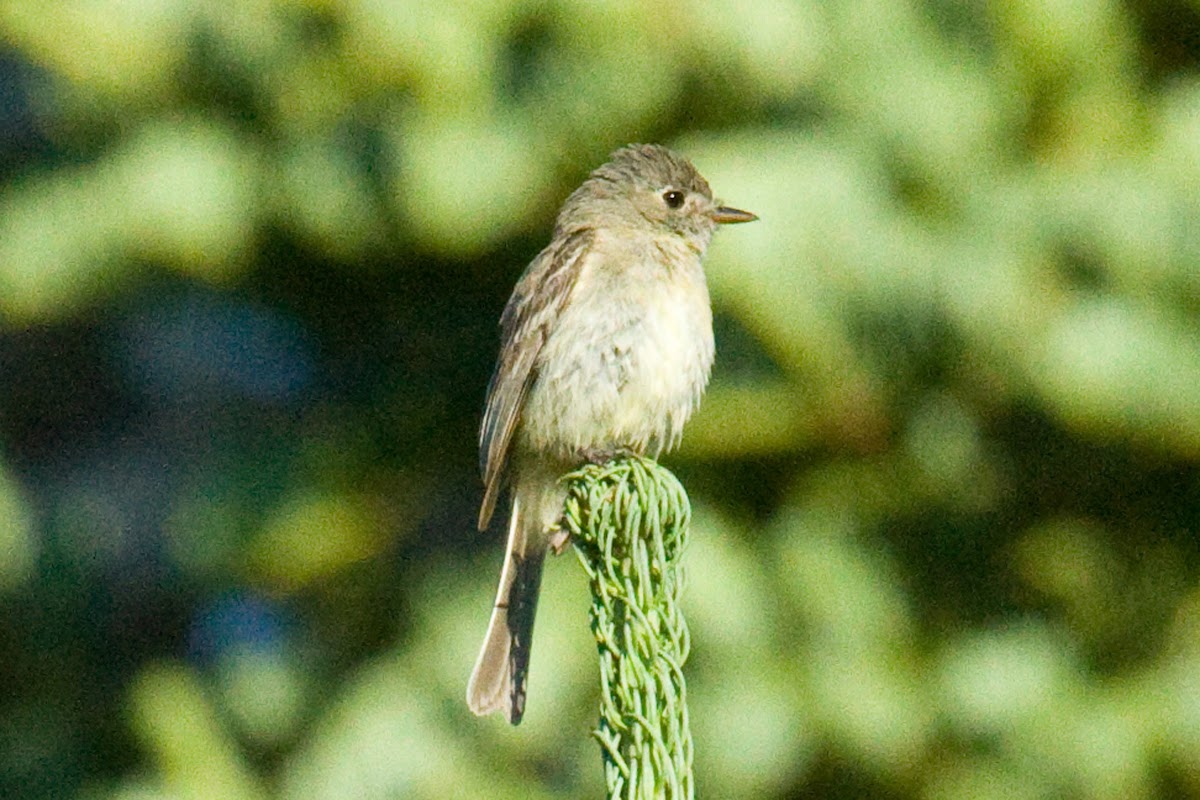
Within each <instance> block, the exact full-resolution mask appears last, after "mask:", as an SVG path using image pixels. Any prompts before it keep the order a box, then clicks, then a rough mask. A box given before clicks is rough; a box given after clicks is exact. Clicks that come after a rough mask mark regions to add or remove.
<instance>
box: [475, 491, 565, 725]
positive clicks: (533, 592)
mask: <svg viewBox="0 0 1200 800" xmlns="http://www.w3.org/2000/svg"><path fill="white" fill-rule="evenodd" d="M521 495H522V493H521V492H514V497H513V508H512V518H511V520H510V521H509V526H508V547H507V548H506V550H505V555H504V569H503V571H501V573H500V589H499V591H497V593H496V605H495V607H494V608H493V609H492V618H491V621H490V622H489V623H488V630H487V636H485V637H484V640H483V647H482V648H481V649H480V651H479V658H478V660H476V662H475V670H474V671H473V672H472V673H471V680H470V682H469V683H468V684H467V705H468V706H469V707H470V709H471V710H472V711H474V712H475V713H476V714H479V715H483V714H490V713H492V712H493V711H503V712H505V714H507V716H508V721H509V722H511V723H512V724H513V725H516V724H517V723H518V722H520V721H521V716H522V715H523V714H524V713H525V685H526V679H527V678H528V675H529V653H530V645H531V644H532V638H533V619H534V614H535V612H536V611H537V601H538V591H539V589H540V588H541V584H542V566H543V565H544V564H545V560H546V535H545V532H544V529H543V522H542V520H541V519H540V518H539V517H540V515H539V514H537V513H530V512H533V511H534V509H529V508H526V507H524V506H525V504H526V503H528V501H529V500H530V499H533V498H524V502H523V498H522V496H521ZM533 504H534V505H535V506H536V505H537V503H536V500H535V502H534V503H533Z"/></svg>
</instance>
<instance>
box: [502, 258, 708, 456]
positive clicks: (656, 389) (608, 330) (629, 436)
mask: <svg viewBox="0 0 1200 800" xmlns="http://www.w3.org/2000/svg"><path fill="white" fill-rule="evenodd" d="M712 361H713V336H712V312H711V310H710V308H709V301H708V289H707V287H706V286H705V283H704V273H703V272H702V270H701V268H700V262H699V258H698V257H693V258H691V259H690V260H688V262H687V268H686V269H677V270H675V271H674V273H672V274H670V275H668V273H667V272H666V270H665V269H664V268H663V267H661V266H659V265H658V264H657V263H649V264H642V265H633V266H629V267H626V268H624V269H622V270H621V271H619V272H618V271H615V270H611V269H609V270H598V269H595V267H594V265H590V267H589V266H587V265H585V268H584V270H583V271H582V272H581V274H580V276H579V279H578V281H577V282H576V285H575V289H574V292H573V294H572V297H571V302H570V303H569V304H568V306H567V307H566V308H565V309H564V311H563V313H562V314H561V316H560V317H559V320H558V324H557V325H556V326H555V328H554V330H553V332H552V333H551V335H550V337H549V339H548V340H547V342H546V344H545V345H544V346H543V349H542V352H541V354H540V356H539V358H538V362H537V370H538V375H537V378H536V380H535V383H534V385H533V386H532V387H531V389H530V393H529V396H528V398H527V399H526V404H525V409H524V414H523V417H524V420H525V424H524V425H523V426H522V427H523V428H524V435H525V439H526V442H525V444H527V445H528V446H531V447H532V448H533V449H535V450H538V451H541V452H552V453H558V454H561V455H565V456H567V457H573V456H577V455H579V454H580V453H586V452H587V451H589V450H606V449H615V448H628V449H631V450H633V451H635V452H650V453H652V454H657V453H658V452H659V451H660V450H661V449H663V448H668V449H669V448H670V447H673V446H674V445H676V444H677V443H678V441H679V438H680V436H681V435H682V433H683V425H684V423H685V422H686V421H687V419H688V417H689V416H691V413H692V411H694V410H695V408H696V406H697V405H698V403H699V401H700V395H701V394H702V393H703V391H704V387H705V385H706V384H707V383H708V374H709V370H710V369H711V367H712Z"/></svg>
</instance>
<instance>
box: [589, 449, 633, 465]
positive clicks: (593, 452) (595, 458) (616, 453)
mask: <svg viewBox="0 0 1200 800" xmlns="http://www.w3.org/2000/svg"><path fill="white" fill-rule="evenodd" d="M636 455H637V451H635V450H634V449H633V448H632V447H589V448H588V449H587V450H584V451H583V457H584V459H586V460H587V462H588V463H589V464H596V465H602V464H607V463H608V462H610V461H614V460H616V459H618V458H630V457H632V456H636Z"/></svg>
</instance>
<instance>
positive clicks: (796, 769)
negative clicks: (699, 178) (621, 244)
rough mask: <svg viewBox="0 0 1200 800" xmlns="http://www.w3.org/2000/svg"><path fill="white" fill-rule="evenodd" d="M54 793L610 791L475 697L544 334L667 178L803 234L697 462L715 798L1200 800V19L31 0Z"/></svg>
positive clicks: (22, 30)
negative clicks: (526, 276)
mask: <svg viewBox="0 0 1200 800" xmlns="http://www.w3.org/2000/svg"><path fill="white" fill-rule="evenodd" d="M0 40H2V42H3V44H2V46H0V796H3V797H5V798H19V799H20V800H40V799H41V798H62V797H80V798H86V799H87V800H166V799H167V798H189V799H190V798H196V799H200V798H212V799H213V800H217V799H222V800H224V799H228V800H242V799H246V800H267V799H268V798H280V799H281V800H282V799H286V800H309V799H310V798H311V799H312V800H317V799H323V798H330V799H332V798H369V799H375V798H379V799H380V800H382V799H383V798H418V799H419V798H458V797H463V798H473V797H488V798H556V797H560V798H567V797H597V796H600V795H601V794H602V791H603V788H602V773H601V769H600V763H599V757H598V750H597V748H596V746H595V745H594V743H593V742H592V741H591V740H590V739H589V730H590V729H591V726H592V725H594V722H595V716H596V714H595V708H596V702H597V693H598V690H597V687H596V685H595V684H596V666H595V662H594V652H593V648H592V645H591V643H590V638H589V633H588V630H587V605H588V603H587V596H586V585H585V582H584V579H583V575H582V571H581V569H580V568H579V565H578V564H577V563H576V562H575V560H574V559H573V557H564V558H561V559H557V560H555V561H554V562H553V563H552V564H551V565H550V569H549V571H548V577H547V585H546V590H545V594H544V597H543V604H542V609H541V615H540V620H539V623H538V641H537V646H536V648H535V649H534V659H533V671H532V682H531V695H530V701H529V710H528V714H527V716H526V720H525V722H524V723H523V724H522V725H521V726H520V727H519V728H516V729H513V728H510V727H509V726H508V725H507V724H505V723H504V722H503V721H501V720H499V719H495V718H493V719H486V720H479V719H476V718H474V717H472V716H471V715H470V714H469V713H468V711H467V710H466V708H465V705H464V702H463V700H462V696H463V691H464V686H465V682H466V679H467V675H468V673H469V671H470V668H471V665H472V662H473V659H474V656H475V652H476V648H477V646H478V644H479V640H480V637H481V636H482V633H483V629H484V625H485V622H486V618H487V614H488V609H489V606H490V603H491V601H492V596H493V592H494V587H495V580H496V575H497V571H498V568H499V563H500V558H501V544H502V543H501V538H502V534H501V530H500V526H499V525H494V526H493V529H492V530H491V531H488V532H486V533H482V534H481V533H478V532H476V531H475V530H474V524H473V523H474V517H475V514H476V510H477V504H478V501H479V498H480V485H479V480H478V476H477V472H476V464H477V460H476V452H475V443H476V430H477V425H478V421H479V416H480V412H481V407H482V403H483V396H484V390H485V387H486V383H487V380H488V377H489V375H490V372H491V367H492V361H493V358H494V356H495V352H496V348H497V340H498V330H497V320H498V318H499V314H500V311H501V309H502V307H503V304H504V302H505V300H506V298H507V296H508V293H509V291H510V290H511V287H512V285H513V283H514V282H515V280H516V278H517V276H518V275H519V274H520V272H521V270H522V269H523V268H524V266H525V265H526V263H528V261H529V259H530V258H531V257H532V256H533V255H534V254H535V253H536V252H537V251H538V250H539V249H540V248H541V246H542V245H543V244H544V243H545V242H546V240H547V238H548V236H549V233H550V230H551V227H552V221H553V215H554V212H555V210H556V208H557V205H558V204H559V203H560V202H561V200H562V199H563V198H564V197H565V195H566V194H567V193H568V192H569V191H570V190H571V189H572V188H573V187H574V186H575V185H577V184H578V182H579V181H580V180H581V179H582V178H583V177H584V176H585V175H586V174H587V172H588V171H589V170H590V169H591V168H593V167H594V166H596V165H598V164H599V163H600V162H602V161H603V160H604V158H605V156H606V154H607V153H608V152H610V151H611V150H612V149H614V148H615V147H618V146H620V145H622V144H625V143H627V142H632V141H658V142H663V143H666V144H669V145H671V146H673V147H676V148H678V149H680V150H682V151H683V152H685V153H686V154H688V155H689V156H690V157H691V158H692V159H693V160H694V161H695V162H696V164H697V165H698V166H699V168H700V169H701V171H702V172H703V173H704V174H705V175H706V176H707V177H708V178H709V180H710V182H711V183H712V184H713V186H714V187H715V189H716V191H717V192H718V194H719V195H720V196H721V197H722V198H723V199H724V200H726V201H729V202H730V203H732V204H735V205H738V206H741V207H744V208H748V209H751V210H753V211H755V212H757V213H758V214H759V215H760V216H761V218H762V220H761V222H758V223H755V224H753V225H747V226H739V227H737V228H733V229H726V230H722V231H721V232H720V233H719V234H718V236H717V238H716V241H715V243H714V245H713V248H712V250H711V251H710V258H709V260H708V273H709V279H710V284H711V289H712V295H713V302H714V305H715V308H716V314H717V339H718V351H719V354H718V363H717V367H716V370H715V374H714V377H713V382H712V385H711V389H710V392H709V395H708V397H707V399H706V402H705V404H704V406H703V408H702V410H701V412H700V413H699V414H698V416H697V417H696V418H695V419H694V421H693V423H692V424H691V425H690V427H689V430H688V433H687V436H686V437H685V443H684V447H683V448H682V450H681V451H680V452H679V453H677V454H673V455H672V456H671V457H669V458H668V459H667V462H666V463H667V464H668V465H669V466H670V467H672V468H673V469H674V470H675V471H676V472H677V474H679V475H680V477H681V478H682V480H683V482H684V484H685V485H686V486H687V487H688V489H689V491H690V493H691V495H692V498H693V501H694V505H695V507H696V523H695V528H694V532H693V545H692V546H691V548H690V549H689V552H688V554H687V565H688V568H689V570H690V573H689V581H690V583H689V589H688V594H687V611H688V613H689V619H690V621H691V624H692V628H693V634H694V650H693V658H692V660H691V662H690V666H689V676H690V690H691V693H690V697H691V712H692V721H693V726H694V731H695V735H696V742H697V744H696V748H697V773H698V781H699V787H700V794H701V796H704V797H710V798H714V797H755V798H807V797H814V798H815V797H820V798H835V799H837V798H861V797H875V798H895V799H896V800H901V799H903V800H908V799H909V798H912V799H914V800H915V799H918V798H919V799H921V800H958V799H960V798H961V799H963V800H965V799H966V798H971V799H973V800H990V799H991V798H1078V799H1079V800H1090V799H1092V798H1112V799H1114V800H1115V799H1116V798H1121V799H1122V800H1130V799H1132V800H1138V799H1139V798H1160V797H1161V798H1186V797H1200V544H1198V542H1197V538H1196V533H1197V528H1198V526H1200V191H1198V189H1200V72H1198V70H1197V66H1198V64H1200V5H1197V3H1196V2H1195V0H1124V1H1120V0H1070V2H1064V0H1015V1H1014V2H968V1H966V0H860V1H859V2H850V0H812V1H811V2H800V1H796V2H793V1H792V0H748V1H747V2H738V3H733V2H722V1H721V0H688V1H687V2H682V3H672V4H659V3H653V2H638V1H637V0H624V1H623V2H614V3H573V2H566V1H565V0H540V1H539V2H513V0H461V2H455V3H419V2H416V0H250V1H249V2H240V3H220V2H216V1H215V0H207V1H206V0H74V1H69V0H63V1H62V2H50V3H47V2H32V0H30V1H29V2H22V1H21V0H8V1H7V2H4V3H3V4H0Z"/></svg>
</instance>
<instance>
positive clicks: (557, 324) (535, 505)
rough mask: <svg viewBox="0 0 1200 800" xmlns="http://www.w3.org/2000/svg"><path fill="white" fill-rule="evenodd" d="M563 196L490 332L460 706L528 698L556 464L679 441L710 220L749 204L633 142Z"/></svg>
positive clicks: (689, 394) (509, 710)
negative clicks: (480, 596) (473, 602)
mask: <svg viewBox="0 0 1200 800" xmlns="http://www.w3.org/2000/svg"><path fill="white" fill-rule="evenodd" d="M610 158H611V160H610V161H609V162H608V163H607V164H605V165H604V166H602V167H600V168H599V169H597V170H596V171H595V172H593V173H592V174H591V175H590V176H588V179H587V180H586V181H584V182H583V185H582V186H580V187H579V188H578V189H576V190H575V191H574V192H572V194H571V196H570V197H568V198H567V201H566V203H565V204H564V205H563V207H562V210H561V211H560V212H559V215H558V221H557V223H556V225H555V228H554V238H553V240H551V242H550V245H549V246H548V247H546V249H545V250H543V251H542V252H541V253H539V254H538V256H537V258H535V259H534V260H533V262H532V263H531V264H530V265H529V267H528V268H527V269H526V270H525V274H524V275H522V276H521V279H520V280H519V281H518V282H517V286H516V289H514V290H513V294H512V297H511V298H509V301H508V305H507V306H506V307H505V309H504V314H503V316H501V318H500V328H501V344H500V357H499V360H498V361H497V363H496V371H495V373H494V374H493V375H492V381H491V384H490V385H489V386H488V397H487V407H486V409H485V411H484V415H483V425H482V427H481V428H480V431H479V450H480V464H481V468H482V470H483V482H484V495H483V505H482V507H481V508H480V510H479V529H480V530H484V529H485V528H486V527H487V525H488V522H489V521H490V520H491V518H492V512H493V510H494V509H495V507H496V498H497V495H498V494H499V492H500V489H501V487H502V486H503V485H504V483H505V480H506V479H507V480H508V481H509V482H510V483H511V485H512V517H511V519H510V521H509V525H508V550H507V552H506V554H505V558H504V568H503V571H502V572H501V574H500V590H499V592H498V593H497V595H496V605H495V608H494V609H493V611H492V618H491V622H490V623H489V624H488V631H487V637H486V638H485V639H484V641H483V648H482V649H481V650H480V653H479V659H478V661H476V663H475V670H474V672H473V673H472V675H471V680H470V683H469V684H468V685H467V705H468V706H470V708H471V710H472V711H474V712H475V713H476V714H481V715H482V714H490V713H491V712H493V711H504V712H505V713H506V714H507V715H508V719H509V721H510V722H511V723H512V724H514V725H516V724H517V723H518V722H520V721H521V716H522V714H523V713H524V711H525V684H526V677H527V675H528V669H529V653H530V637H531V636H532V634H533V617H534V612H535V610H536V605H537V599H538V588H539V586H540V584H541V578H542V564H543V561H544V560H545V557H546V551H547V550H548V549H551V548H553V549H554V551H555V552H556V553H558V552H561V551H562V549H563V548H564V547H565V546H566V543H567V534H566V533H565V532H564V531H561V530H559V527H558V523H559V521H560V519H561V517H562V512H563V503H564V501H565V500H566V490H565V489H564V488H563V487H562V486H561V485H560V484H559V483H558V479H559V477H561V476H562V475H564V474H566V473H567V472H570V471H571V470H573V469H576V468H577V467H579V466H580V465H582V464H583V463H585V462H589V461H591V462H603V461H606V460H608V459H609V458H611V457H612V456H613V455H615V454H619V453H637V454H644V453H649V454H650V455H652V456H657V455H658V454H659V453H660V452H662V451H663V450H664V449H668V450H669V449H670V448H672V447H674V446H675V445H677V444H678V443H679V440H680V437H681V436H682V434H683V424H684V423H685V422H687V419H688V417H689V416H691V413H692V412H693V411H694V410H695V409H696V406H697V405H699V403H700V396H701V395H702V394H703V393H704V388H705V386H706V385H707V384H708V374H709V370H710V368H711V367H712V362H713V333H712V311H711V309H710V308H709V302H708V287H707V285H706V284H705V281H704V270H703V269H702V268H701V266H700V259H701V257H702V256H703V255H704V251H705V249H707V247H708V243H709V241H710V240H711V239H712V235H713V231H714V230H715V229H716V227H717V225H719V224H723V223H730V222H750V221H752V220H755V219H757V217H756V216H755V215H753V214H751V213H749V212H746V211H739V210H738V209H736V208H728V207H726V206H722V205H719V204H718V203H717V202H716V201H714V200H713V196H712V190H711V189H709V187H708V182H707V181H705V180H704V178H703V177H702V176H701V175H700V173H699V172H697V171H696V168H695V167H693V166H692V165H691V163H690V162H689V161H688V160H687V159H685V158H683V157H682V156H680V155H678V154H676V153H673V152H671V151H670V150H668V149H667V148H665V147H660V146H659V145H630V146H629V147H623V148H621V149H620V150H617V151H616V152H615V153H613V154H612V156H611V157H610Z"/></svg>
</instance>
